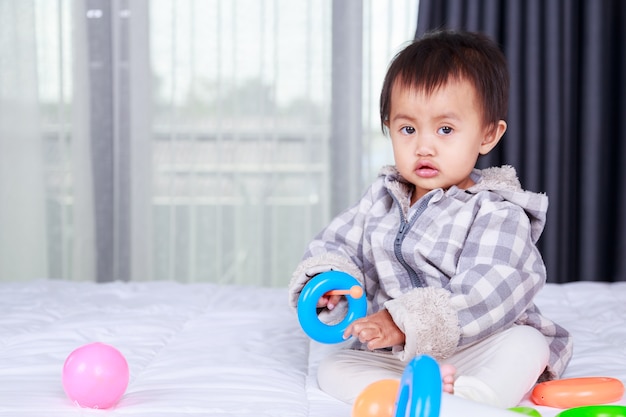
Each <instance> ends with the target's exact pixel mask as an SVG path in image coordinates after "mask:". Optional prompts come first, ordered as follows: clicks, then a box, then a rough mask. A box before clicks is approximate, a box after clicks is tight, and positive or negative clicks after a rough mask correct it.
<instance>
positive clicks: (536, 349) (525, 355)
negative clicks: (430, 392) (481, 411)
mask: <svg viewBox="0 0 626 417" xmlns="http://www.w3.org/2000/svg"><path fill="white" fill-rule="evenodd" d="M549 355H550V350H549V347H548V343H547V341H546V339H545V337H544V336H543V335H542V334H541V333H540V332H539V331H538V330H536V329H535V328H533V327H530V326H515V327H512V328H510V329H508V330H505V331H503V332H501V333H498V334H496V335H493V336H491V337H489V338H488V339H486V340H484V341H482V342H480V343H477V344H476V345H473V346H471V347H469V348H467V349H464V350H462V351H461V352H459V353H457V354H455V355H454V356H452V357H451V358H449V359H448V360H447V363H450V364H454V365H455V366H456V368H457V374H458V377H457V379H456V381H455V383H454V393H455V395H457V396H460V397H462V398H465V399H470V400H474V401H477V402H481V403H484V404H489V405H492V406H496V407H501V408H508V407H514V406H516V405H518V404H519V402H520V401H521V400H522V398H523V397H524V394H526V393H527V392H528V391H529V390H530V389H531V388H532V386H533V385H534V384H535V382H536V381H537V378H538V377H539V375H541V373H542V372H543V371H544V369H545V368H546V366H547V364H548V358H549Z"/></svg>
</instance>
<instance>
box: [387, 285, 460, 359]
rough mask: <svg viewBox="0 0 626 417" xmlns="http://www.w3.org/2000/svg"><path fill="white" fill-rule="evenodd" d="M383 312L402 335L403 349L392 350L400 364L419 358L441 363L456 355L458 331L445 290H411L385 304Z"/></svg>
mask: <svg viewBox="0 0 626 417" xmlns="http://www.w3.org/2000/svg"><path fill="white" fill-rule="evenodd" d="M385 308H386V309H387V311H389V314H391V317H392V318H393V321H394V322H395V323H396V325H397V326H398V327H399V328H400V330H402V332H404V335H405V344H404V347H395V348H394V353H395V354H396V355H397V356H398V357H399V359H400V360H402V361H409V360H411V359H412V358H414V357H415V356H416V355H420V354H426V355H430V356H432V357H434V358H435V359H437V360H441V359H445V358H447V357H449V356H451V355H452V354H453V353H454V352H455V351H456V348H457V346H458V343H459V339H460V337H461V329H460V327H459V320H458V316H457V314H456V310H454V308H453V307H452V304H451V303H450V293H449V292H448V291H446V290H445V289H443V288H433V287H425V288H415V289H413V290H411V291H409V292H408V293H406V294H403V295H402V296H400V297H398V298H396V299H393V300H389V301H387V302H386V303H385Z"/></svg>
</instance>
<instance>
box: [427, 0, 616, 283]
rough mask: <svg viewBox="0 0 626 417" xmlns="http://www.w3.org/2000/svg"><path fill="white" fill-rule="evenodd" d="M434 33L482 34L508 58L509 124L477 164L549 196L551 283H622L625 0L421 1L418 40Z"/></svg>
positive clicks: (545, 242) (545, 247) (546, 237)
mask: <svg viewBox="0 0 626 417" xmlns="http://www.w3.org/2000/svg"><path fill="white" fill-rule="evenodd" d="M438 28H451V29H465V30H472V31H480V32H483V33H485V34H487V35H489V36H491V37H492V38H493V39H494V40H496V41H497V42H498V43H499V44H500V45H501V46H502V48H503V50H504V52H505V54H506V56H507V58H508V61H509V69H510V73H511V96H510V102H509V115H508V120H507V122H508V126H509V127H508V130H507V133H506V134H505V136H504V138H503V141H502V142H500V144H499V145H498V147H497V148H496V149H495V150H494V151H492V153H491V154H490V155H487V156H486V157H485V158H484V159H482V160H481V161H480V162H479V164H480V166H481V167H484V166H490V165H500V164H510V165H513V166H514V167H515V168H516V169H517V170H518V174H519V176H520V180H521V181H522V185H523V186H524V188H526V189H529V190H532V191H537V192H545V193H547V194H548V196H549V198H550V209H549V212H548V223H547V226H546V229H545V231H544V234H543V236H542V238H541V240H540V242H539V245H540V249H541V251H542V253H543V256H544V260H545V263H546V266H547V268H548V280H549V281H550V282H569V281H626V221H625V220H624V217H625V216H626V82H625V81H626V80H625V78H626V63H625V61H626V2H625V1H622V0H613V1H611V0H586V1H577V0H561V1H558V0H509V1H507V0H500V1H499V0H420V4H419V15H418V24H417V31H416V36H421V35H422V34H424V33H425V32H428V31H431V30H434V29H438Z"/></svg>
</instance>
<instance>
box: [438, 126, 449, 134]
mask: <svg viewBox="0 0 626 417" xmlns="http://www.w3.org/2000/svg"><path fill="white" fill-rule="evenodd" d="M437 133H439V134H440V135H449V134H450V133H452V128H451V127H450V126H442V127H440V128H439V129H438V130H437Z"/></svg>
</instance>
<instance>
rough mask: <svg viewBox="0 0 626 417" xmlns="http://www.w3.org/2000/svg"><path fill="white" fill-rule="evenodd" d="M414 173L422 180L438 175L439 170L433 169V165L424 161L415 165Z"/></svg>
mask: <svg viewBox="0 0 626 417" xmlns="http://www.w3.org/2000/svg"><path fill="white" fill-rule="evenodd" d="M415 173H416V174H417V175H418V176H420V177H422V178H432V177H434V176H436V175H437V174H438V173H439V170H438V169H437V168H436V167H435V165H433V164H431V163H430V162H427V161H424V162H420V163H418V164H417V167H416V168H415Z"/></svg>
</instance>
